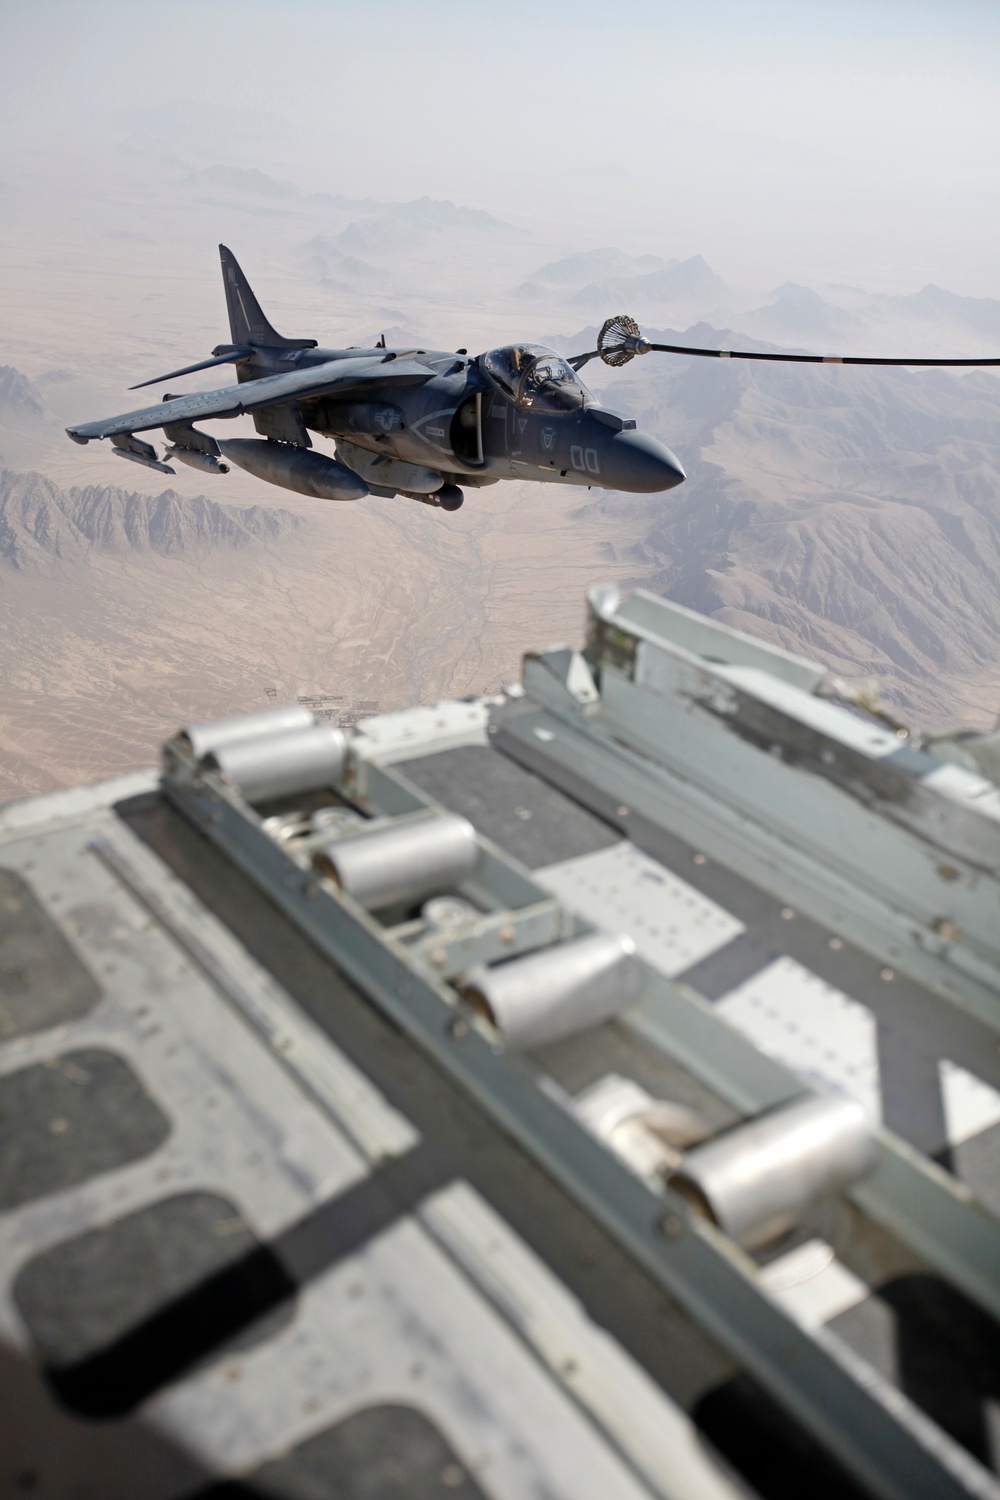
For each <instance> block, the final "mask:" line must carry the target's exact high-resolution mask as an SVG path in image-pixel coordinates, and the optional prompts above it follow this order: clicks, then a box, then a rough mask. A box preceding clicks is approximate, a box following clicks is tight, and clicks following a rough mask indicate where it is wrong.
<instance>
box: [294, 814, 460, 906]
mask: <svg viewBox="0 0 1000 1500" xmlns="http://www.w3.org/2000/svg"><path fill="white" fill-rule="evenodd" d="M313 858H314V862H315V864H316V867H317V869H319V870H321V871H322V873H323V874H324V875H327V876H329V878H330V879H331V880H335V881H336V882H337V884H338V885H339V886H340V888H341V889H342V890H344V891H346V892H347V894H348V895H349V896H351V897H353V899H354V900H355V901H357V902H359V903H360V904H361V905H362V906H366V907H369V908H370V909H372V910H375V909H377V908H379V907H381V906H391V905H393V904H394V903H395V902H397V901H417V900H419V899H420V898H421V897H422V896H431V895H434V894H436V893H438V892H441V891H445V890H447V889H448V888H449V887H450V886H453V885H455V884H457V882H458V881H460V880H466V879H468V877H469V876H470V875H472V874H473V873H474V871H475V869H476V865H477V864H478V862H479V845H478V844H477V842H476V831H475V829H474V828H473V826H472V824H471V823H469V822H467V821H466V819H465V818H459V817H456V816H454V815H453V814H451V813H445V814H442V816H440V817H436V818H421V819H419V820H418V821H415V822H412V823H401V824H399V825H397V826H396V827H392V828H377V829H375V830H374V831H373V832H372V833H363V834H359V835H358V836H357V838H351V839H343V840H338V841H337V842H336V843H330V844H327V845H325V846H324V847H323V848H321V849H318V850H317V851H316V853H315V855H314V856H313Z"/></svg>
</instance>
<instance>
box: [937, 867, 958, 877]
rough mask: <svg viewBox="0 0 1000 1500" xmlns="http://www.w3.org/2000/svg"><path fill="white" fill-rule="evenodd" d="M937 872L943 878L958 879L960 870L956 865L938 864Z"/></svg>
mask: <svg viewBox="0 0 1000 1500" xmlns="http://www.w3.org/2000/svg"><path fill="white" fill-rule="evenodd" d="M937 872H938V874H939V875H940V876H941V879H942V880H957V879H958V871H957V870H956V869H955V866H954V865H938V867H937Z"/></svg>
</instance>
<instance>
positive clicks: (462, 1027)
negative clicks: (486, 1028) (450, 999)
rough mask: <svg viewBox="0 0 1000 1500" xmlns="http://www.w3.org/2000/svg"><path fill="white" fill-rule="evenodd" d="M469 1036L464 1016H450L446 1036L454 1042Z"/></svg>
mask: <svg viewBox="0 0 1000 1500" xmlns="http://www.w3.org/2000/svg"><path fill="white" fill-rule="evenodd" d="M468 1034H469V1023H468V1021H467V1020H466V1019H465V1017H464V1016H452V1018H451V1020H450V1021H449V1022H448V1035H449V1036H450V1037H451V1038H452V1039H453V1040H454V1041H456V1042H460V1041H461V1040H462V1038H463V1037H466V1036H468Z"/></svg>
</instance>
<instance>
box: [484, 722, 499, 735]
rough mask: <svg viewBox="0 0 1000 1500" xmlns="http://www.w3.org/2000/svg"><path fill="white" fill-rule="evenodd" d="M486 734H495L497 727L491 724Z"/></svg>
mask: <svg viewBox="0 0 1000 1500" xmlns="http://www.w3.org/2000/svg"><path fill="white" fill-rule="evenodd" d="M486 732H487V734H496V732H497V726H496V725H495V724H491V725H490V726H489V728H488V729H487V731H486Z"/></svg>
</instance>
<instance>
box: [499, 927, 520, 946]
mask: <svg viewBox="0 0 1000 1500" xmlns="http://www.w3.org/2000/svg"><path fill="white" fill-rule="evenodd" d="M497 937H498V938H499V940H500V942H501V943H512V942H513V941H514V939H515V938H516V937H517V933H516V932H515V931H514V928H513V927H509V926H508V927H501V928H500V929H499V931H498V932H497Z"/></svg>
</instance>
